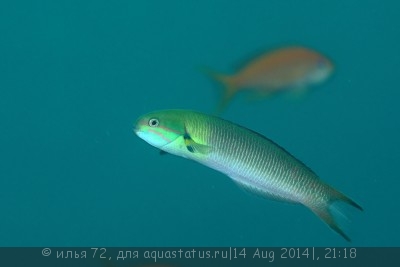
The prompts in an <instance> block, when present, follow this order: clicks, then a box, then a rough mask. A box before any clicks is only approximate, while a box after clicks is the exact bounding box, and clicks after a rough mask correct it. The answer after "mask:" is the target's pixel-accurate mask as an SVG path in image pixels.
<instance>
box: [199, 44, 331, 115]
mask: <svg viewBox="0 0 400 267" xmlns="http://www.w3.org/2000/svg"><path fill="white" fill-rule="evenodd" d="M333 68H334V67H333V64H332V62H331V61H330V60H329V59H327V58H326V57H324V56H323V55H321V54H319V53H317V52H316V51H313V50H310V49H308V48H304V47H286V48H281V49H278V50H275V51H272V52H269V53H266V54H263V55H261V56H260V57H257V58H255V59H253V60H251V61H250V62H249V63H247V64H246V65H245V66H244V67H243V68H242V69H240V70H239V71H238V72H237V73H236V74H234V75H223V74H219V73H215V72H213V71H210V70H205V72H207V73H208V74H210V75H211V76H212V77H213V78H215V79H216V80H217V81H219V82H221V83H222V84H223V85H224V86H225V91H224V94H223V98H222V100H221V103H220V105H219V110H220V111H221V110H223V109H224V108H225V107H226V106H227V105H228V103H229V102H230V101H231V100H232V98H233V96H234V95H235V94H236V93H237V92H238V91H250V92H252V93H253V94H254V96H256V97H263V96H269V95H271V94H274V93H277V92H281V91H284V90H287V89H297V91H303V89H304V88H307V87H308V86H310V85H313V84H318V83H321V82H323V81H325V80H326V79H327V78H328V77H329V76H330V75H331V73H332V72H333Z"/></svg>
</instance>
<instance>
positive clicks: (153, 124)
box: [149, 118, 160, 127]
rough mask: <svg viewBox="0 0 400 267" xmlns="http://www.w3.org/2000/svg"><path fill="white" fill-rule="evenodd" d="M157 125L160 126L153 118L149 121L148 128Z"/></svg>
mask: <svg viewBox="0 0 400 267" xmlns="http://www.w3.org/2000/svg"><path fill="white" fill-rule="evenodd" d="M158 124H160V122H159V121H158V120H157V119H155V118H152V119H150V120H149V126H150V127H157V126H158Z"/></svg>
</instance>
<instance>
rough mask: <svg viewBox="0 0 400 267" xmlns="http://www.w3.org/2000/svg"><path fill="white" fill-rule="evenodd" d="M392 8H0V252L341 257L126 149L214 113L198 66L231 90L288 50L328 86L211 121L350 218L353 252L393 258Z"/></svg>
mask: <svg viewBox="0 0 400 267" xmlns="http://www.w3.org/2000/svg"><path fill="white" fill-rule="evenodd" d="M399 9H400V5H399V4H398V3H396V1H380V2H376V1H372V0H371V1H362V2H360V1H355V0H352V1H320V0H315V1H296V0H291V1H281V0H273V1H250V0H246V1H241V0H240V1H236V0H235V1H230V0H225V1H205V0H204V1H128V0H124V1H104V0H103V1H100V0H96V1H94V0H92V1H50V0H48V1H43V0H39V1H2V2H1V3H0V119H1V130H0V149H1V150H0V213H1V217H0V245H1V246H100V245H101V246H185V245H186V246H228V245H232V246H233V245H235V246H238V245H242V246H251V245H252V246H261V245H263V246H289V245H291V246H310V245H314V246H318V245H321V246H342V245H344V246H346V245H348V243H346V242H345V241H344V240H343V239H342V238H341V237H340V236H338V235H337V234H335V233H334V232H333V231H331V230H330V229H329V228H328V227H327V226H326V225H325V224H324V223H322V222H321V221H320V220H319V219H318V218H317V217H316V216H315V215H313V214H312V213H311V212H310V211H309V210H307V209H306V208H304V207H300V206H293V205H288V204H281V203H278V202H273V201H267V200H263V199H260V198H257V197H253V196H250V195H249V194H245V193H243V191H242V190H239V189H238V188H237V187H236V185H234V184H233V183H232V182H231V181H230V180H229V179H228V178H227V177H225V176H224V175H222V174H220V173H218V172H216V171H213V170H211V169H208V168H206V167H204V166H201V165H200V164H197V163H195V162H190V161H188V160H185V159H183V158H178V157H174V156H159V154H158V151H157V149H155V148H153V147H151V146H149V145H148V144H146V143H145V142H143V141H142V140H140V139H139V138H138V137H137V136H135V135H134V133H133V132H132V127H133V124H134V122H135V119H136V118H137V117H138V116H140V115H141V114H143V113H146V112H149V111H152V110H155V109H164V108H186V109H194V110H198V111H202V112H212V111H213V109H214V107H215V104H216V103H217V96H218V94H217V93H216V92H218V87H216V85H215V84H214V83H212V82H211V81H210V79H209V78H208V77H206V76H204V75H203V74H202V73H200V72H199V71H198V69H197V67H198V66H203V65H206V66H211V67H213V68H215V69H217V70H221V71H222V72H227V73H230V72H234V71H235V70H236V66H237V64H240V63H241V62H242V61H243V60H246V59H247V58H248V57H250V56H251V55H252V54H254V53H255V52H258V51H260V50H261V51H262V50H265V51H267V50H268V49H271V48H276V47H279V46H281V45H287V44H300V45H304V46H307V47H311V48H314V49H316V50H318V51H321V52H323V53H324V54H326V55H328V56H329V57H330V58H332V59H333V61H334V62H335V65H336V72H335V75H334V77H333V78H332V79H331V80H330V81H329V82H328V83H326V84H324V85H322V86H319V87H316V88H314V89H315V90H313V93H310V94H308V95H307V96H306V97H305V98H303V99H302V100H300V101H298V100H293V99H292V100H290V99H288V98H285V97H276V98H272V99H268V100H265V101H258V102H255V103H251V104H249V103H247V102H246V101H245V99H244V98H240V97H238V98H237V99H235V101H234V102H233V103H232V105H231V106H230V107H229V109H228V110H227V111H226V112H225V113H224V114H223V117H224V118H226V119H229V120H232V121H234V122H236V123H239V124H242V125H244V126H246V127H249V128H251V129H254V130H256V131H258V132H260V133H262V134H264V135H266V136H268V137H270V138H271V139H273V140H274V141H276V142H277V143H279V144H280V145H282V146H283V147H285V148H286V149H287V150H289V151H290V152H291V153H292V154H294V155H296V156H297V157H298V158H300V159H301V160H302V161H304V162H305V163H306V164H307V165H309V166H310V167H311V168H312V169H313V170H315V171H316V172H317V173H318V174H319V175H320V176H321V177H322V178H323V179H324V180H325V181H327V182H329V183H330V184H332V185H334V186H335V187H337V188H339V189H340V190H341V191H343V192H345V193H346V194H348V195H349V196H351V197H352V198H353V199H355V200H356V201H357V202H359V203H360V204H361V205H362V206H363V207H364V209H365V212H363V213H361V212H357V211H354V210H352V208H348V209H346V213H347V212H350V214H352V215H351V218H352V222H351V223H350V225H349V228H348V229H347V231H348V233H349V235H350V236H351V237H352V239H353V243H352V245H353V246H399V245H400V232H399V224H398V222H399V220H400V214H399V212H398V211H399V200H400V199H399V195H400V192H399V188H400V181H399V178H400V175H399V172H398V166H399V147H400V146H399V145H400V143H399V136H400V129H399V127H400V126H399V121H400V119H399V115H400V112H399V111H400V108H399V103H398V102H399V101H398V99H399V97H400V93H399V92H400V90H399V77H400V76H399V74H400V71H399V70H400V60H399V58H400V57H399V49H398V46H399V40H400V31H399V25H400V20H399V18H398V10H399Z"/></svg>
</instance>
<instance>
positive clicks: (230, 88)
mask: <svg viewBox="0 0 400 267" xmlns="http://www.w3.org/2000/svg"><path fill="white" fill-rule="evenodd" d="M200 71H202V72H203V73H205V74H207V75H208V76H210V77H212V78H213V79H214V80H215V81H217V82H219V83H221V84H222V85H223V87H224V91H223V93H222V98H221V101H220V103H219V104H218V107H217V113H221V112H222V111H223V110H225V109H226V107H227V106H228V104H229V102H230V101H231V100H232V98H233V96H234V95H235V94H236V92H237V86H236V81H235V76H230V75H224V74H220V73H218V72H215V71H213V70H211V69H209V68H204V67H203V68H200Z"/></svg>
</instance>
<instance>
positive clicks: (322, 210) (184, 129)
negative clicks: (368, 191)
mask: <svg viewBox="0 0 400 267" xmlns="http://www.w3.org/2000/svg"><path fill="white" fill-rule="evenodd" d="M134 131H135V133H136V134H137V135H138V136H139V137H140V138H141V139H143V140H144V141H146V142H147V143H149V144H150V145H152V146H154V147H156V148H159V149H161V150H163V151H165V152H167V153H170V154H173V155H177V156H181V157H184V158H188V159H191V160H194V161H197V162H199V163H201V164H203V165H205V166H208V167H210V168H212V169H215V170H217V171H220V172H222V173H224V174H226V175H227V176H229V177H230V178H231V179H232V180H233V181H234V182H235V183H237V184H238V185H239V186H240V187H242V188H244V189H246V190H247V191H250V192H252V193H255V194H257V195H260V196H263V197H266V198H272V199H275V200H280V201H284V202H290V203H297V204H302V205H304V206H306V207H308V208H309V209H311V210H312V211H313V212H314V213H315V214H316V215H317V216H319V217H320V218H321V219H322V220H323V221H324V222H325V223H327V224H328V225H329V226H330V227H331V228H332V229H333V230H334V231H336V232H337V233H339V234H340V235H341V236H342V237H344V238H345V239H346V240H347V241H350V238H349V237H348V236H347V235H346V234H345V233H344V232H343V231H342V229H341V228H340V227H339V225H338V224H337V223H336V221H335V219H334V217H333V215H332V213H331V211H330V205H331V204H332V203H334V202H336V201H342V202H345V203H347V204H350V205H351V206H354V207H356V208H357V209H359V210H362V208H361V206H359V205H358V204H357V203H355V202H354V201H353V200H351V199H350V198H348V197H347V196H345V195H344V194H343V193H341V192H339V191H337V190H336V189H334V188H333V187H331V186H329V185H328V184H326V183H324V182H323V181H322V180H320V179H319V177H318V176H317V174H315V173H314V172H313V171H312V170H311V169H310V168H308V167H307V166H306V165H305V164H304V163H302V162H301V161H299V160H298V159H296V158H295V157H294V156H292V155H291V154H290V153H289V152H287V151H286V150H285V149H283V148H282V147H280V146H279V145H277V144H276V143H274V142H273V141H271V140H270V139H268V138H266V137H264V136H263V135H261V134H259V133H256V132H254V131H252V130H249V129H247V128H245V127H242V126H239V125H237V124H235V123H232V122H229V121H227V120H224V119H221V118H218V117H214V116H210V115H206V114H203V113H199V112H194V111H189V110H162V111H155V112H151V113H148V114H146V115H143V116H142V117H140V118H139V119H138V120H137V122H136V125H135V128H134Z"/></svg>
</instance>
